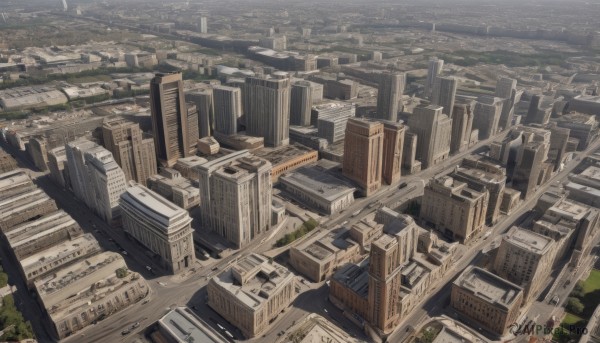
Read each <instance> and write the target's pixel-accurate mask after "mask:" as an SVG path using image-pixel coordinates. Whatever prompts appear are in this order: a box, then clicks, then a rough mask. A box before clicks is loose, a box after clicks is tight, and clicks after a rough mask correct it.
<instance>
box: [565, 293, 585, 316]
mask: <svg viewBox="0 0 600 343" xmlns="http://www.w3.org/2000/svg"><path fill="white" fill-rule="evenodd" d="M565 308H566V309H567V311H569V312H571V313H573V314H581V313H582V312H583V309H584V308H585V306H584V305H583V304H582V303H581V300H579V299H577V298H573V297H569V298H568V299H567V306H566V307H565Z"/></svg>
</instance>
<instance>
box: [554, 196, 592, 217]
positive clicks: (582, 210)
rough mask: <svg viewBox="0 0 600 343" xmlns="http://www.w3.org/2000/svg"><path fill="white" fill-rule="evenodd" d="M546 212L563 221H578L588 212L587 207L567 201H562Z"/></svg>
mask: <svg viewBox="0 0 600 343" xmlns="http://www.w3.org/2000/svg"><path fill="white" fill-rule="evenodd" d="M548 212H549V213H551V214H552V215H555V216H558V217H561V218H564V219H569V220H575V221H579V220H581V219H583V217H584V216H585V215H586V214H587V213H588V212H589V207H587V206H584V205H582V204H579V203H576V202H574V201H571V200H568V199H562V200H561V201H559V202H558V203H556V204H554V206H552V207H550V208H549V209H548Z"/></svg>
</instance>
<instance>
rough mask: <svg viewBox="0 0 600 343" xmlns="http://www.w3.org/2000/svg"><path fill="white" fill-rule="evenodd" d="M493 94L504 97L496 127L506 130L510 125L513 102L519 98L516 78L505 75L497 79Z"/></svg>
mask: <svg viewBox="0 0 600 343" xmlns="http://www.w3.org/2000/svg"><path fill="white" fill-rule="evenodd" d="M494 96H495V97H496V98H500V99H504V103H503V105H502V114H501V115H500V121H499V122H498V127H499V128H501V129H502V130H507V129H509V128H510V127H511V126H512V122H513V116H514V111H515V104H516V103H517V102H518V100H519V99H520V98H521V96H520V95H518V94H517V80H515V79H510V78H507V77H502V78H500V79H498V81H497V82H496V91H495V93H494Z"/></svg>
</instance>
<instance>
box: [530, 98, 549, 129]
mask: <svg viewBox="0 0 600 343" xmlns="http://www.w3.org/2000/svg"><path fill="white" fill-rule="evenodd" d="M548 102H549V99H548V98H547V97H546V96H545V95H542V94H534V95H532V96H531V100H530V102H529V109H528V110H527V115H526V116H525V118H524V119H523V123H524V124H541V125H544V124H547V123H548V120H550V115H551V114H552V105H550V106H548Z"/></svg>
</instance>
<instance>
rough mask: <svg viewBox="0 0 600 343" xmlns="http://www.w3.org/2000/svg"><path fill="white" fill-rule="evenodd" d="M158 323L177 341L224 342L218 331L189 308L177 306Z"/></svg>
mask: <svg viewBox="0 0 600 343" xmlns="http://www.w3.org/2000/svg"><path fill="white" fill-rule="evenodd" d="M158 324H159V325H160V326H161V327H162V328H163V329H164V330H165V331H166V332H168V333H169V334H170V335H171V337H170V338H171V339H173V340H175V342H178V343H188V342H197V343H226V342H227V341H226V340H224V339H222V338H221V336H220V335H219V334H218V333H215V332H213V330H212V329H211V328H210V327H209V326H208V325H206V324H205V323H204V322H202V321H201V320H200V318H198V317H197V316H196V315H195V314H194V313H193V312H192V311H191V310H190V309H189V308H187V307H177V308H175V309H174V310H171V311H170V312H168V313H167V314H166V315H164V316H163V317H162V318H161V319H159V320H158Z"/></svg>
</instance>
